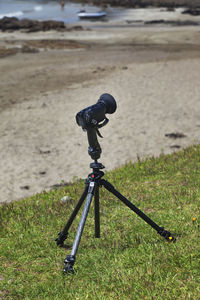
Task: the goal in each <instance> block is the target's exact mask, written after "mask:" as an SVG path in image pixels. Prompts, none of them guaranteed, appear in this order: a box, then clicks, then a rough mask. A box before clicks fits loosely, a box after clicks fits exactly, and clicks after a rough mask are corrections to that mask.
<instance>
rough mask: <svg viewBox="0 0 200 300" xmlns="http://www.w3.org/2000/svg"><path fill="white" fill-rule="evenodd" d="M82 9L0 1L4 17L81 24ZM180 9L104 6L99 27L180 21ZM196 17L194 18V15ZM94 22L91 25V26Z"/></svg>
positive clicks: (36, 0) (44, 1)
mask: <svg viewBox="0 0 200 300" xmlns="http://www.w3.org/2000/svg"><path fill="white" fill-rule="evenodd" d="M82 8H83V5H82V4H80V3H73V2H72V1H70V0H65V7H64V9H61V6H60V1H59V0H57V1H56V0H51V1H50V0H0V19H2V18H3V17H4V16H7V17H17V18H19V19H23V18H28V19H33V20H55V21H64V22H65V23H66V24H67V23H69V24H71V23H78V22H81V23H84V21H80V20H79V18H78V16H77V12H79V11H80V10H81V9H82ZM84 8H85V10H86V11H87V12H98V11H100V10H101V7H96V6H93V5H84ZM182 11H183V8H177V9H175V10H174V11H173V12H169V11H167V10H166V9H164V8H152V7H149V8H145V9H143V8H138V9H131V8H130V9H126V8H116V7H108V8H107V9H106V13H107V17H106V19H105V20H104V21H107V22H104V23H103V22H102V24H103V25H102V26H105V24H106V26H109V24H108V23H109V21H124V22H126V21H127V23H128V21H131V22H136V23H137V22H139V23H137V24H141V23H140V22H143V21H151V20H160V19H164V20H177V19H179V20H182V19H183V20H184V18H187V17H186V16H185V15H181V12H182ZM195 18H196V19H197V17H195ZM94 25H95V24H94V22H93V25H92V26H94ZM98 26H99V25H98Z"/></svg>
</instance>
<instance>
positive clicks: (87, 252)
mask: <svg viewBox="0 0 200 300" xmlns="http://www.w3.org/2000/svg"><path fill="white" fill-rule="evenodd" d="M105 178H107V179H108V180H109V181H110V182H111V183H112V184H113V185H114V186H115V187H116V188H117V189H118V190H119V191H120V192H121V193H122V194H123V195H124V196H126V197H127V198H128V199H129V200H130V201H132V202H133V203H134V204H135V205H136V206H137V207H139V208H140V209H141V210H143V211H144V212H145V213H146V214H147V215H148V216H149V217H150V218H152V219H153V220H154V221H155V222H157V223H158V224H159V225H160V226H164V227H165V229H167V230H170V231H171V232H172V233H173V234H174V235H175V236H176V238H177V241H176V243H168V242H166V241H165V240H164V239H163V238H162V237H160V236H159V235H158V234H157V233H156V231H155V230H153V229H152V228H151V227H150V226H149V225H147V224H146V223H145V222H144V221H143V220H141V219H140V218H139V217H138V216H137V215H136V214H135V213H134V212H132V211H131V210H130V209H128V208H127V207H126V206H125V205H124V204H123V203H121V201H119V200H118V199H116V198H115V197H114V196H113V195H111V194H110V193H108V192H107V191H106V190H105V189H101V190H100V211H101V238H100V239H95V238H94V210H93V203H92V206H91V209H90V212H89V215H88V218H87V222H86V226H85V229H84V232H83V236H82V240H81V243H80V247H79V251H78V253H77V257H76V258H77V260H76V264H75V266H74V268H75V270H76V273H75V274H74V275H69V276H63V274H62V269H63V260H64V258H65V257H66V255H67V254H70V251H71V246H72V243H73V240H74V236H75V234H76V230H77V226H78V222H79V220H80V216H81V214H80V216H79V217H77V219H76V220H75V221H74V223H73V225H72V227H71V230H70V232H69V237H68V239H67V240H66V241H65V242H66V247H67V248H68V249H64V248H59V247H57V246H56V243H55V241H54V239H55V238H56V237H57V233H58V232H59V231H60V230H61V229H62V228H63V226H64V225H65V223H66V221H67V219H68V217H69V215H70V214H71V212H72V210H73V207H74V205H75V203H76V202H77V200H78V199H79V197H80V195H81V193H82V190H83V188H84V180H81V181H77V182H75V183H73V184H71V185H68V186H65V187H62V188H59V189H55V190H52V191H50V192H48V193H47V192H43V193H41V194H37V195H35V196H33V197H31V198H29V199H25V200H21V201H18V202H14V203H11V204H5V205H2V206H1V207H0V236H1V243H0V298H2V299H31V300H32V299H42V300H43V299H53V300H56V299H59V300H62V299H67V300H71V299H72V300H75V299H100V300H104V299H122V300H125V299H127V300H130V299H134V300H135V299H170V300H171V299H195V300H196V299H199V296H200V243H199V226H200V222H199V202H200V201H199V200H200V146H199V145H197V146H192V147H189V148H187V149H185V150H182V151H180V152H178V153H174V154H173V155H161V156H160V157H159V158H147V159H145V160H144V161H138V162H137V163H135V164H133V163H131V162H130V163H128V164H126V165H125V166H123V167H121V168H118V169H116V170H114V171H112V172H107V173H106V174H105ZM66 194H67V195H68V196H69V197H68V198H69V201H67V202H66V203H64V202H62V201H61V200H60V199H61V198H62V197H63V196H64V195H66ZM193 218H196V220H195V219H194V220H193Z"/></svg>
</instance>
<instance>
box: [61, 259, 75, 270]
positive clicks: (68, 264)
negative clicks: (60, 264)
mask: <svg viewBox="0 0 200 300" xmlns="http://www.w3.org/2000/svg"><path fill="white" fill-rule="evenodd" d="M74 263H75V256H74V255H68V256H67V257H66V258H65V260H64V268H63V274H70V273H71V274H74V269H73V265H74Z"/></svg>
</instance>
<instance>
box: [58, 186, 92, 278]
mask: <svg viewBox="0 0 200 300" xmlns="http://www.w3.org/2000/svg"><path fill="white" fill-rule="evenodd" d="M94 190H95V182H93V181H92V182H90V184H89V188H88V196H87V200H86V203H85V206H84V209H83V213H82V216H81V220H80V223H79V226H78V230H77V234H76V237H75V240H74V243H73V246H72V250H71V253H70V255H67V257H66V258H65V260H64V263H65V265H64V270H63V272H64V273H68V272H73V265H74V263H75V259H76V253H77V251H78V246H79V243H80V240H81V235H82V232H83V229H84V226H85V221H86V218H87V215H88V212H89V208H90V204H91V201H92V197H93V194H94Z"/></svg>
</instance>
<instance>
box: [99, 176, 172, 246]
mask: <svg viewBox="0 0 200 300" xmlns="http://www.w3.org/2000/svg"><path fill="white" fill-rule="evenodd" d="M101 184H102V185H103V186H104V187H105V188H106V189H107V190H108V191H109V192H111V193H112V194H113V195H115V196H116V197H117V198H118V199H119V200H121V201H122V202H123V203H124V204H125V205H127V206H128V207H129V208H130V209H131V210H133V211H134V212H135V213H136V214H137V215H138V216H140V218H142V219H143V220H144V221H145V222H146V223H148V224H149V225H150V226H151V227H152V228H153V229H155V230H156V231H157V232H158V234H160V235H161V236H163V237H164V238H165V239H166V240H168V241H172V240H173V241H174V240H175V238H174V237H173V236H172V235H171V233H170V232H169V231H167V230H165V229H164V228H163V227H160V226H158V225H157V224H156V223H155V222H154V221H152V220H151V219H150V218H149V217H148V216H147V215H145V214H144V213H143V212H142V211H141V210H139V209H138V208H137V207H136V206H135V205H134V204H133V203H132V202H130V201H129V200H128V199H126V198H125V197H124V196H122V195H121V194H120V193H119V192H118V191H117V190H116V189H115V188H114V187H113V185H112V184H110V183H109V182H108V181H106V180H104V179H101Z"/></svg>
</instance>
